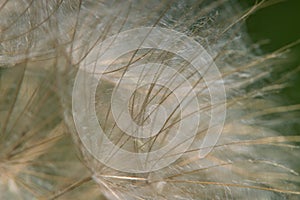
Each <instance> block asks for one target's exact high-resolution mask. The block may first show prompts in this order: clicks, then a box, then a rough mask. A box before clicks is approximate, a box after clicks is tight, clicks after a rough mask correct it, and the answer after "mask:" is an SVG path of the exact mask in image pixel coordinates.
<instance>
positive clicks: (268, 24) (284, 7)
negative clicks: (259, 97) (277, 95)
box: [240, 0, 300, 104]
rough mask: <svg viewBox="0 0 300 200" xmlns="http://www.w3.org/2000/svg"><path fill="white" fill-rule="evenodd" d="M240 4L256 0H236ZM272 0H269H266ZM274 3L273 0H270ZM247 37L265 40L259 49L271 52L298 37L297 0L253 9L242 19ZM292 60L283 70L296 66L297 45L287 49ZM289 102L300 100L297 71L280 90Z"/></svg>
mask: <svg viewBox="0 0 300 200" xmlns="http://www.w3.org/2000/svg"><path fill="white" fill-rule="evenodd" d="M240 2H241V3H242V5H245V6H246V5H247V6H249V5H254V4H255V3H257V2H258V1H254V0H252V1H245V0H240ZM270 2H272V1H270ZM273 2H275V1H273ZM246 24H247V29H248V31H249V34H250V37H251V39H252V40H253V41H254V42H260V41H263V40H266V39H267V40H269V42H268V43H267V44H264V45H262V46H261V47H262V50H263V51H265V52H271V51H274V50H276V49H279V48H281V47H283V46H285V45H287V44H290V43H292V42H295V41H297V40H299V39H300V0H284V1H282V2H279V3H275V4H273V5H271V6H268V7H265V8H263V9H260V10H258V11H257V12H255V13H254V14H253V15H251V17H249V18H248V19H247V21H246ZM291 53H292V55H293V59H291V62H290V66H282V67H283V68H286V69H287V70H290V69H291V67H293V68H295V67H298V66H299V65H300V44H297V45H296V46H294V47H293V48H292V49H291ZM282 96H283V98H284V99H286V100H287V101H289V102H290V103H291V104H299V103H300V73H299V72H298V74H295V77H294V79H293V80H292V86H291V87H289V88H287V89H285V90H284V91H283V92H282Z"/></svg>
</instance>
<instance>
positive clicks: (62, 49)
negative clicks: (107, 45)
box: [0, 0, 300, 200]
mask: <svg viewBox="0 0 300 200" xmlns="http://www.w3.org/2000/svg"><path fill="white" fill-rule="evenodd" d="M274 3H278V2H277V1H272V0H271V1H264V0H263V1H258V2H257V3H255V4H254V5H253V6H251V7H249V8H246V9H245V8H242V7H241V6H239V5H238V3H237V2H236V1H235V0H215V1H211V0H198V1H197V0H184V1H183V0H162V1H160V0H149V1H138V0H130V1H122V0H111V1H109V0H3V1H1V2H0V199H1V200H2V199H3V200H10V199H12V200H15V199H16V200H17V199H26V200H27V199H28V200H29V199H30V200H31V199H41V200H45V199H61V200H64V199H111V200H115V199H116V200H121V199H122V200H123V199H126V200H127V199H128V200H131V199H132V200H135V199H137V200H142V199H145V200H150V199H155V200H160V199H168V200H169V199H178V200H190V199H191V200H192V199H299V198H300V176H299V173H300V171H299V169H300V162H299V155H300V151H299V147H300V146H299V142H300V136H299V133H295V132H294V130H293V129H292V128H289V127H291V126H292V125H293V124H297V120H298V121H299V115H298V119H297V111H298V110H299V109H300V105H290V104H287V103H286V102H284V101H283V100H281V99H280V97H279V95H278V93H279V92H280V90H281V89H283V88H285V87H287V86H288V85H289V84H290V83H289V79H290V77H291V76H292V75H293V73H294V71H289V72H286V73H284V74H282V76H280V77H276V76H272V72H273V70H276V69H278V68H279V69H280V68H281V67H282V66H283V65H285V64H286V63H288V62H289V59H290V57H289V54H288V50H289V48H290V47H291V46H292V45H294V44H290V45H288V46H284V47H282V48H280V49H278V50H276V51H274V52H271V53H262V52H261V51H260V50H259V48H258V45H257V44H253V43H251V41H250V39H249V38H248V36H247V30H246V28H245V20H246V19H247V18H248V17H249V16H251V14H252V13H254V12H255V11H257V10H259V9H263V8H264V7H267V6H272V4H274ZM143 27H148V28H149V27H151V28H152V29H153V30H154V29H155V28H163V29H159V30H172V31H174V32H176V33H181V34H184V35H185V36H186V37H188V38H190V39H193V41H196V42H197V44H199V45H200V46H201V47H203V49H204V50H205V52H206V53H207V55H208V56H209V57H210V58H211V60H210V61H212V62H213V63H214V65H215V66H217V68H218V71H219V72H220V76H217V78H216V76H212V77H209V78H213V79H209V78H208V79H209V80H205V78H207V77H205V76H206V75H205V73H204V74H198V73H197V70H195V68H193V67H192V66H191V63H189V62H187V61H186V60H185V59H184V58H183V57H180V56H178V55H181V53H182V52H176V53H178V54H176V53H174V52H173V53H172V52H168V51H166V50H163V49H159V48H158V49H155V48H153V49H150V48H140V49H136V50H132V51H129V52H127V53H124V54H123V55H114V56H115V57H116V59H115V60H114V61H110V60H105V59H104V60H103V59H102V58H101V55H100V53H99V52H100V51H101V49H102V51H103V47H102V46H101V45H102V44H103V41H106V40H107V38H110V37H111V36H113V35H114V36H118V35H121V34H123V33H124V31H128V30H132V29H136V28H143ZM150 32H151V31H150ZM150 32H149V35H146V36H149V37H150ZM125 33H126V32H125ZM125 35H126V34H125ZM152 36H153V35H152ZM154 36H155V35H154ZM125 38H126V37H125ZM132 38H133V40H134V38H135V37H132ZM136 38H138V36H136ZM145 40H147V37H146V38H145ZM151 41H152V40H151ZM151 41H150V43H151ZM153 41H156V39H155V38H154V39H153ZM112 42H113V40H112ZM126 42H128V44H133V43H130V41H126ZM142 42H143V41H142ZM161 42H162V43H163V42H164V40H163V38H162V41H161ZM180 44H181V43H179V45H180ZM182 45H184V44H182ZM141 46H142V44H141ZM120 48H123V46H122V45H120ZM174 48H175V47H174ZM190 48H192V47H190V46H188V45H186V46H184V47H183V49H184V51H185V50H186V51H187V52H189V51H190ZM104 52H105V51H104ZM116 52H117V51H116ZM116 54H117V53H116ZM99 63H110V68H108V69H107V70H106V71H101V72H99V73H102V76H101V78H100V80H99V83H97V84H96V92H95V95H96V96H95V98H94V99H95V106H94V108H95V113H96V116H97V120H98V122H97V123H98V124H99V126H101V127H102V130H103V131H104V132H105V134H106V136H105V137H106V138H109V140H110V141H111V142H112V143H113V144H114V145H115V146H116V147H117V148H118V150H119V149H123V150H126V151H128V152H131V153H134V154H136V155H149V156H150V154H151V152H154V151H156V150H159V149H161V148H163V147H164V146H167V145H168V144H169V143H171V142H173V141H174V140H175V139H174V138H175V137H178V136H177V135H176V134H175V133H176V130H177V129H180V128H181V126H180V125H178V124H180V123H179V122H182V123H185V122H183V121H186V119H185V118H189V116H190V115H193V116H201V121H200V123H199V124H197V133H196V134H194V135H193V137H194V138H193V141H192V143H191V144H190V145H189V147H188V148H186V149H183V150H182V151H181V152H178V151H172V149H171V150H170V151H169V152H167V153H171V154H170V155H169V154H163V155H159V157H158V158H159V159H158V161H157V162H159V161H160V160H162V161H165V160H168V156H172V153H173V154H180V156H178V157H176V159H175V160H173V161H172V162H170V163H168V165H166V166H163V167H161V168H157V169H155V170H144V171H143V170H141V171H139V170H136V171H135V170H133V169H132V168H131V166H132V167H133V168H134V167H136V166H138V165H139V164H140V163H133V161H132V160H130V158H128V157H123V158H121V159H119V160H116V159H114V158H113V157H114V156H116V154H118V153H119V151H118V150H117V151H114V153H113V154H109V158H108V160H105V159H104V160H105V161H107V162H103V160H101V156H102V157H103V156H105V155H104V154H103V153H102V154H101V152H100V153H99V154H98V155H95V152H94V151H93V150H91V149H89V148H88V146H87V145H86V143H85V142H86V140H84V139H82V137H81V135H80V133H79V132H80V131H81V130H85V129H86V127H85V126H82V127H78V124H76V119H74V118H75V117H77V118H80V117H81V118H84V119H85V117H86V116H83V115H85V114H84V113H80V112H76V109H77V108H75V112H74V102H75V103H76V102H78V101H79V100H78V99H81V98H82V99H85V98H89V95H91V94H90V93H88V92H87V93H86V95H84V92H83V93H82V96H80V94H81V93H80V94H79V95H78V94H77V93H76V91H75V95H76V94H77V95H76V98H74V90H73V88H74V85H76V81H75V79H77V78H76V74H78V73H79V71H80V69H84V68H85V66H91V65H92V66H94V73H95V74H96V73H98V71H97V65H98V64H99ZM147 63H159V64H160V65H161V66H169V67H170V68H172V69H174V70H176V71H177V72H178V73H179V74H181V76H182V77H184V78H185V80H188V81H189V83H190V84H192V85H193V87H192V89H193V92H194V93H195V95H196V99H197V101H198V102H200V104H199V105H200V107H199V108H198V107H197V108H195V107H193V106H194V104H190V105H192V106H189V107H188V111H189V113H188V116H184V117H182V113H183V112H185V111H183V110H179V111H178V109H177V108H178V107H180V108H181V105H180V104H181V103H182V102H178V98H180V97H178V96H176V94H174V93H175V90H176V91H177V88H174V90H172V89H170V88H168V87H164V86H163V85H161V84H160V82H159V81H158V80H163V78H161V76H163V75H165V73H164V72H163V69H160V68H159V69H158V70H157V71H156V72H154V75H153V74H152V76H153V78H154V79H153V80H152V82H151V84H148V85H147V84H146V85H143V86H141V87H137V86H136V88H135V90H134V93H133V94H132V95H131V97H130V99H129V101H128V102H124V104H125V105H126V106H127V108H128V111H129V112H128V113H129V114H130V118H132V121H134V122H135V123H134V124H137V125H138V126H141V127H144V128H148V129H155V126H156V125H157V124H156V123H160V122H161V121H160V119H161V118H160V117H161V116H159V115H154V116H153V115H152V117H149V115H151V112H153V110H155V109H156V108H157V107H160V106H163V107H168V106H171V107H172V106H175V110H174V111H173V112H171V113H167V120H166V121H164V123H163V124H162V128H161V129H160V130H159V133H158V134H156V135H154V136H151V137H148V138H143V137H142V138H138V137H134V136H132V135H128V134H127V133H125V132H126V131H124V130H123V129H122V128H121V127H119V124H118V123H117V121H118V119H117V118H118V117H116V116H115V115H114V110H113V109H114V108H113V105H112V103H113V101H114V99H113V98H112V96H113V95H114V94H115V93H114V91H115V90H116V88H117V91H119V93H120V94H121V96H122V95H125V96H126V93H127V92H129V91H130V89H132V88H128V87H130V85H126V84H122V82H120V80H123V79H124V80H125V78H129V79H130V80H136V79H137V82H142V81H143V79H146V77H149V76H150V71H151V70H150V68H142V71H141V70H138V69H137V68H138V66H145V65H146V64H147ZM209 66H210V65H209ZM147 69H149V70H150V71H148V73H149V74H147V72H146V71H147ZM196 69H197V68H196ZM296 70H297V69H296ZM144 72H145V73H144ZM152 72H153V70H152V71H151V73H152ZM174 76H175V75H174ZM172 77H173V76H172ZM171 79H172V78H171ZM82 81H83V83H84V81H85V79H82ZM210 82H212V84H213V83H216V84H219V83H222V85H224V89H225V92H226V95H225V97H226V98H225V99H224V98H221V97H223V96H222V95H220V98H219V96H218V94H214V93H211V92H212V90H213V89H211V88H210V87H209V84H208V83H210ZM155 83H157V84H155ZM77 85H78V84H77ZM79 86H80V85H79ZM178 87H181V85H180V84H179V85H178ZM183 89H185V88H183ZM72 92H73V99H72ZM181 95H183V96H184V97H183V98H185V97H186V96H188V95H189V94H186V93H185V90H182V92H181ZM216 96H217V97H218V98H216ZM214 98H216V101H215V102H214V103H213V104H212V103H211V102H212V99H214ZM176 99H177V101H176ZM278 99H279V100H278ZM72 102H73V107H72ZM79 102H80V101H79ZM83 102H85V101H83ZM120 104H122V102H121V103H120ZM218 105H221V106H226V113H224V112H223V111H222V110H220V113H214V115H215V114H217V115H220V116H221V115H222V116H223V115H224V114H226V117H225V118H224V121H222V120H221V121H220V120H217V121H215V122H212V123H214V126H212V127H211V125H210V122H211V121H213V119H215V118H213V117H212V113H213V111H214V112H215V111H218V109H215V110H214V108H215V107H217V106H218ZM84 106H85V105H84ZM84 106H83V107H84ZM117 108H118V109H119V108H120V107H117ZM172 108H173V107H172ZM212 110H213V111H212ZM154 112H155V111H154ZM221 112H222V113H221ZM74 113H75V115H74ZM149 113H150V114H149ZM156 114H157V113H156ZM158 114H160V113H158ZM224 116H225V115H224ZM217 118H218V117H217ZM156 119H158V120H156ZM193 119H194V118H193ZM190 121H191V122H190V123H188V125H187V126H189V125H190V124H193V121H192V120H190ZM86 122H88V120H86ZM153 122H155V124H153ZM149 124H150V125H151V126H150V125H149ZM89 125H90V124H89V123H87V125H86V126H89ZM215 127H219V128H220V127H221V132H220V134H216V135H214V136H216V137H210V136H208V138H210V139H213V140H215V142H212V146H205V145H204V146H203V141H206V140H205V138H206V136H207V135H208V133H209V134H214V131H218V130H219V129H218V130H216V129H214V128H215ZM186 128H187V127H186ZM87 130H88V131H91V132H92V131H94V127H92V128H91V127H89V128H88V129H87ZM180 130H182V129H180ZM145 131H146V130H145ZM147 131H148V130H147ZM150 131H151V130H150ZM189 131H191V130H190V129H183V132H182V131H181V133H179V134H183V135H188V134H189ZM209 131H210V132H209ZM297 134H298V135H297ZM103 138H104V136H102V137H100V138H89V139H88V141H90V143H91V145H94V146H93V147H94V148H98V147H99V148H100V149H101V146H104V145H106V144H104V142H103ZM183 138H184V137H183ZM173 139H174V140H173ZM184 143H185V140H182V144H184ZM180 145H181V144H178V145H177V146H180ZM201 145H202V146H201ZM202 148H203V149H209V151H207V153H206V154H205V155H204V156H201V155H200V154H199V151H200V152H201V150H203V149H202ZM174 149H176V147H174ZM157 152H158V151H157ZM99 155H100V159H99ZM151 155H152V154H151ZM147 158H148V157H147ZM109 159H112V160H115V161H114V163H113V164H114V165H115V167H112V165H107V163H109ZM142 161H144V162H150V161H149V160H148V159H146V160H142ZM142 164H146V165H147V163H142ZM116 165H117V166H116ZM154 165H155V164H154ZM120 169H121V170H120ZM136 169H138V168H136ZM147 169H148V168H147Z"/></svg>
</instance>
